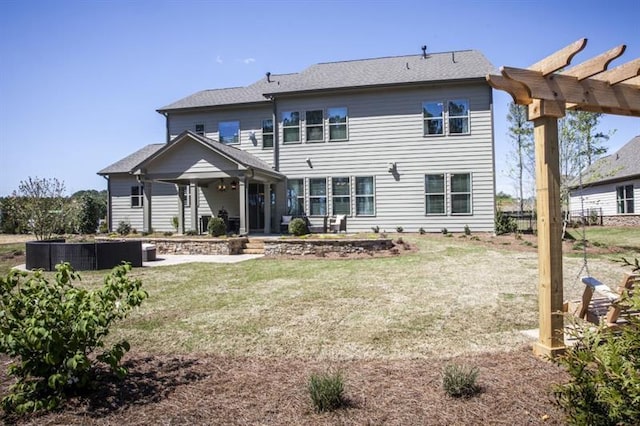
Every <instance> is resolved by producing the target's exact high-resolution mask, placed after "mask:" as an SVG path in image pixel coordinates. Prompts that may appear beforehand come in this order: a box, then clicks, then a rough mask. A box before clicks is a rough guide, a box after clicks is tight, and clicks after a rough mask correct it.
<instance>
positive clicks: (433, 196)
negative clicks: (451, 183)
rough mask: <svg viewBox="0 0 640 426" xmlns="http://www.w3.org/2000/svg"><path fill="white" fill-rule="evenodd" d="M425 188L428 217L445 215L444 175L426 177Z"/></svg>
mask: <svg viewBox="0 0 640 426" xmlns="http://www.w3.org/2000/svg"><path fill="white" fill-rule="evenodd" d="M424 187H425V202H426V212H427V215H441V214H445V187H444V174H442V173H440V174H433V175H425V177H424Z"/></svg>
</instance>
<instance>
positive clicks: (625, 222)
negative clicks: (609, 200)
mask: <svg viewBox="0 0 640 426" xmlns="http://www.w3.org/2000/svg"><path fill="white" fill-rule="evenodd" d="M602 224H603V225H604V226H640V215H638V214H624V215H617V216H603V217H602Z"/></svg>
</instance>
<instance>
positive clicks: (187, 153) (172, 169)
mask: <svg viewBox="0 0 640 426" xmlns="http://www.w3.org/2000/svg"><path fill="white" fill-rule="evenodd" d="M132 173H133V174H134V175H135V176H136V178H137V179H138V181H139V182H140V184H141V185H142V186H143V194H144V201H143V203H142V205H143V231H144V232H152V231H153V222H154V214H153V212H154V209H162V208H166V206H165V205H164V204H160V203H157V204H158V205H154V204H155V203H154V197H153V189H152V185H151V184H152V183H153V182H158V183H165V184H173V185H176V188H177V209H176V211H175V214H174V217H177V219H178V223H177V232H178V234H185V233H198V234H199V233H206V232H207V224H208V221H209V220H210V219H211V218H212V217H221V218H223V219H224V220H225V223H226V224H227V231H228V232H229V233H232V234H238V235H247V234H249V233H250V232H251V233H265V234H268V233H270V232H271V231H272V222H273V221H272V217H273V216H274V213H275V212H274V211H273V210H274V207H275V201H276V197H275V188H276V186H277V184H278V183H279V182H282V181H283V180H284V176H283V175H282V174H280V173H278V172H276V171H274V170H273V169H272V168H271V166H269V165H268V164H267V163H266V162H264V161H262V160H260V159H259V158H257V157H256V156H254V155H252V154H250V153H248V152H246V151H242V150H240V149H237V148H234V147H232V146H228V145H224V144H222V143H220V142H217V141H214V140H211V139H208V138H205V137H203V136H199V135H196V134H194V133H192V132H190V131H186V132H184V133H182V134H180V135H179V136H177V137H176V138H175V139H173V140H172V141H170V142H169V143H168V144H167V145H166V146H164V147H162V148H161V149H160V150H158V151H157V152H156V153H154V154H153V155H152V156H150V157H148V158H146V159H145V160H144V161H143V162H141V163H140V164H138V165H137V166H136V167H135V168H134V169H133V170H132ZM173 205H174V206H175V203H173ZM174 208H175V207H174Z"/></svg>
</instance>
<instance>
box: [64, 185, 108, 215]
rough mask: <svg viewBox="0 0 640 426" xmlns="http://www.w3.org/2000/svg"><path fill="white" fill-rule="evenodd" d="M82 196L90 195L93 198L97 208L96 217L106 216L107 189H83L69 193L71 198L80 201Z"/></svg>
mask: <svg viewBox="0 0 640 426" xmlns="http://www.w3.org/2000/svg"><path fill="white" fill-rule="evenodd" d="M84 196H90V197H91V198H93V200H94V202H95V204H96V206H97V208H98V219H104V218H106V217H107V191H106V190H102V191H98V190H95V189H83V190H80V191H76V192H74V193H73V194H72V195H71V199H73V200H79V201H81V200H82V198H83V197H84Z"/></svg>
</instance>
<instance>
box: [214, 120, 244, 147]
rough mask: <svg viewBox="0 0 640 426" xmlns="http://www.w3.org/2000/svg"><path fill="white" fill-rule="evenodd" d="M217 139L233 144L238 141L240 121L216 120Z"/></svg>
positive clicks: (226, 143)
mask: <svg viewBox="0 0 640 426" xmlns="http://www.w3.org/2000/svg"><path fill="white" fill-rule="evenodd" d="M218 139H219V141H220V142H222V143H223V144H225V145H234V144H238V143H240V122H239V121H220V122H218Z"/></svg>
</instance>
